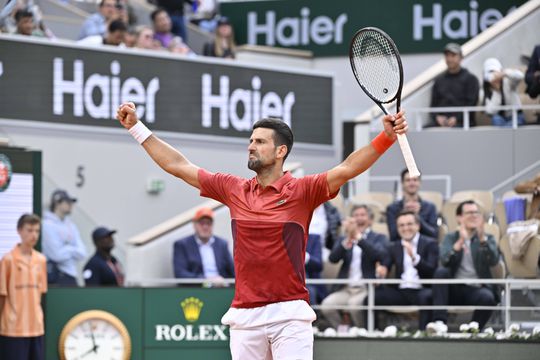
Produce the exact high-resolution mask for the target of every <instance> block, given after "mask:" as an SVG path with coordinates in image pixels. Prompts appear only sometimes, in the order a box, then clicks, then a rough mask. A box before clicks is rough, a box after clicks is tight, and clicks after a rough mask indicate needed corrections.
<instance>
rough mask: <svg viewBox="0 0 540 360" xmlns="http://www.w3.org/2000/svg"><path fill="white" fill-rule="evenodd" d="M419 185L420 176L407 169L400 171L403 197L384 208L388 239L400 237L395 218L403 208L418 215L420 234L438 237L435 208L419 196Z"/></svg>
mask: <svg viewBox="0 0 540 360" xmlns="http://www.w3.org/2000/svg"><path fill="white" fill-rule="evenodd" d="M420 185H421V180H420V177H415V176H410V175H409V170H407V169H404V170H403V171H401V189H402V192H403V198H402V199H401V200H396V201H394V202H393V203H392V204H390V205H388V207H387V208H386V223H387V225H388V232H389V233H390V241H398V240H400V238H401V237H400V235H399V233H398V230H397V227H396V219H397V217H398V214H399V213H400V212H401V211H403V210H405V211H412V212H413V213H415V214H416V215H418V218H419V220H420V234H422V235H425V236H427V237H431V238H437V237H438V235H439V227H438V225H437V208H436V207H435V205H434V204H433V203H432V202H429V201H427V200H422V199H421V198H420V195H419V191H420Z"/></svg>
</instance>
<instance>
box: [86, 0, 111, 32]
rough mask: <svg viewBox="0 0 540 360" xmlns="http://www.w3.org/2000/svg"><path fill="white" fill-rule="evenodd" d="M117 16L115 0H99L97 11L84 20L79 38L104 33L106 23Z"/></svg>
mask: <svg viewBox="0 0 540 360" xmlns="http://www.w3.org/2000/svg"><path fill="white" fill-rule="evenodd" d="M117 17H118V9H117V8H116V0H101V2H100V3H99V8H98V12H96V13H93V14H92V15H90V16H89V17H88V18H86V20H85V21H84V23H83V25H82V28H81V32H80V33H79V38H78V39H79V40H81V39H84V38H86V37H88V36H92V35H101V36H103V35H105V32H106V31H107V25H108V23H109V22H111V21H112V20H115V19H116V18H117Z"/></svg>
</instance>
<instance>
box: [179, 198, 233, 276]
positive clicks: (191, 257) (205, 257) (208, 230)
mask: <svg viewBox="0 0 540 360" xmlns="http://www.w3.org/2000/svg"><path fill="white" fill-rule="evenodd" d="M193 227H194V229H195V234H193V235H191V236H188V237H186V238H183V239H181V240H178V241H176V242H175V243H174V257H173V262H174V276H175V277H177V278H187V279H190V278H195V279H197V278H198V279H207V280H208V281H209V282H210V283H211V284H212V285H213V286H224V285H225V284H224V282H223V280H224V279H226V278H234V264H233V260H232V257H231V253H230V252H229V246H228V243H227V240H225V239H222V238H220V237H217V236H215V235H214V234H213V232H214V229H213V227H214V212H213V211H212V209H210V208H206V207H203V208H200V209H199V210H197V212H196V213H195V216H194V217H193Z"/></svg>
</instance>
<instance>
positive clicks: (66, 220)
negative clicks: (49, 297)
mask: <svg viewBox="0 0 540 360" xmlns="http://www.w3.org/2000/svg"><path fill="white" fill-rule="evenodd" d="M76 201H77V199H76V198H74V197H72V196H70V195H69V194H68V193H67V192H66V191H65V190H60V189H59V190H56V191H54V192H53V194H52V196H51V204H50V211H47V212H45V214H44V216H43V230H42V246H43V254H44V255H45V257H46V258H47V272H48V280H49V284H57V285H59V286H77V261H80V260H82V259H84V258H85V257H86V248H85V247H84V244H83V242H82V239H81V235H80V233H79V229H78V228H77V226H76V225H75V223H73V221H71V219H70V217H69V214H71V210H72V208H73V203H74V202H76Z"/></svg>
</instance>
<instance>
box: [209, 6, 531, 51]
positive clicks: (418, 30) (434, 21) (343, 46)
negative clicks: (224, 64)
mask: <svg viewBox="0 0 540 360" xmlns="http://www.w3.org/2000/svg"><path fill="white" fill-rule="evenodd" d="M525 2H526V1H525V0H489V1H488V0H472V1H471V0H452V1H448V0H447V1H428V0H378V1H358V0H334V1H331V2H329V1H325V0H296V1H291V0H282V1H277V0H274V1H235V2H225V3H222V4H221V5H220V6H221V12H222V14H223V15H225V16H227V17H229V18H230V20H231V22H232V23H233V25H234V30H235V34H236V41H237V42H238V43H239V44H251V45H267V46H276V47H282V48H294V49H302V50H311V51H313V53H314V55H315V56H345V55H347V54H348V47H349V41H350V39H351V38H352V36H353V35H354V33H355V32H356V31H357V30H359V29H360V28H363V27H366V26H375V27H379V28H381V29H383V30H384V31H386V32H387V33H388V34H389V35H390V36H391V37H392V38H393V39H394V41H395V42H396V45H397V46H398V48H399V51H400V52H401V53H402V54H411V53H432V52H440V51H442V49H443V48H444V45H445V44H446V43H448V42H451V41H452V42H458V43H464V42H466V41H467V40H469V39H470V38H472V37H474V36H476V35H477V34H479V33H481V32H482V31H483V30H485V29H486V28H488V27H489V26H491V25H493V24H494V23H496V22H497V21H498V20H500V19H501V18H502V17H504V16H505V15H506V14H508V13H509V12H511V11H513V10H514V9H515V8H516V7H518V6H520V5H522V4H524V3H525Z"/></svg>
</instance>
